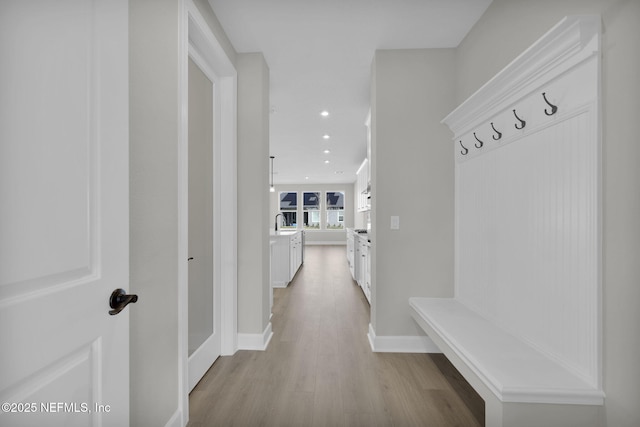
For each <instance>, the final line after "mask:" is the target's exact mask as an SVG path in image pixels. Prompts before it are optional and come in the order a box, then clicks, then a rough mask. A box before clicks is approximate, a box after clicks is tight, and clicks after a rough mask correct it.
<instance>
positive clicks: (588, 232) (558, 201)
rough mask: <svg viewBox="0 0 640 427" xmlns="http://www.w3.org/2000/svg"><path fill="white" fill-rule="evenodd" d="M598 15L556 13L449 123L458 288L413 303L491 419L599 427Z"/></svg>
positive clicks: (500, 423)
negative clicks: (546, 27) (558, 15)
mask: <svg viewBox="0 0 640 427" xmlns="http://www.w3.org/2000/svg"><path fill="white" fill-rule="evenodd" d="M600 21H601V19H600V17H599V16H569V17H566V18H564V19H563V20H562V21H560V23H558V24H557V25H556V26H555V27H553V28H552V29H551V30H549V31H548V32H547V33H546V34H545V35H543V36H542V38H540V39H539V40H538V41H537V42H536V43H534V44H533V45H532V46H531V47H530V48H528V49H527V50H525V51H524V52H523V53H522V54H521V55H520V56H518V57H517V58H516V59H514V60H513V61H512V62H511V63H510V64H509V65H507V66H506V67H505V68H504V69H503V70H502V71H500V72H499V73H498V74H497V75H496V76H494V77H493V78H492V79H491V80H489V81H488V82H487V83H486V84H485V85H484V86H482V87H481V88H480V89H478V91H477V92H475V93H474V94H473V95H472V96H471V97H470V98H468V99H467V100H466V101H465V102H464V103H462V104H461V105H460V106H459V107H458V108H456V109H455V110H454V111H453V112H451V113H450V114H449V115H448V116H447V117H446V118H445V119H444V120H443V123H445V124H446V125H447V126H449V128H450V129H451V131H452V132H453V134H454V138H453V142H454V147H453V149H454V150H455V245H454V246H455V254H454V261H455V262H454V265H455V270H454V272H455V274H454V293H453V295H454V297H453V298H426V296H428V295H417V296H416V297H413V298H410V299H409V301H408V302H409V309H410V312H411V315H412V317H413V318H414V319H415V321H416V322H417V323H418V325H419V326H420V327H421V328H422V329H423V330H424V331H425V332H426V334H427V335H428V336H429V338H431V340H432V341H433V342H434V343H435V344H436V345H437V346H438V348H439V349H440V350H441V351H442V352H443V353H444V354H445V355H446V356H447V358H449V360H450V361H451V362H452V364H453V365H454V366H455V367H456V368H457V369H458V370H459V371H460V373H461V374H462V375H463V376H464V377H465V378H466V380H467V381H468V382H469V383H470V384H471V386H472V387H473V388H474V389H475V390H476V391H477V392H478V394H479V395H480V396H481V397H482V398H483V399H484V401H485V417H486V419H485V423H486V426H487V427H528V426H531V427H533V426H553V427H563V426H576V427H577V426H580V427H598V426H601V425H602V424H603V420H604V417H603V415H604V414H603V403H604V399H605V394H604V391H603V386H602V341H603V339H604V338H603V336H602V330H603V328H602V301H601V299H602V255H601V253H602V243H601V242H602V202H601V200H602V194H601V188H602V184H601V182H602V177H601V170H602V168H601V158H600V157H601V154H600V153H601V151H602V147H601V144H602V142H601V131H600V117H601V112H600V94H599V93H600V92H599V91H600V89H599V87H600V61H601V59H600V55H601V53H600V52H601V49H600Z"/></svg>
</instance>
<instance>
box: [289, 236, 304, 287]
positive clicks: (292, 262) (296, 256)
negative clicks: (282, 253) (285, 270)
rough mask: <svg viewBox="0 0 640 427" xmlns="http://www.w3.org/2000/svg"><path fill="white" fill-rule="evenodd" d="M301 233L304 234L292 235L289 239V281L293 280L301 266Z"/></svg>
mask: <svg viewBox="0 0 640 427" xmlns="http://www.w3.org/2000/svg"><path fill="white" fill-rule="evenodd" d="M302 233H304V232H303V231H300V232H297V233H295V234H292V235H291V238H290V239H289V281H291V280H293V277H294V276H295V275H296V273H297V272H298V268H300V266H301V265H302V250H303V248H302Z"/></svg>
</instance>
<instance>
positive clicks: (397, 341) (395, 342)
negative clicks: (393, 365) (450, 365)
mask: <svg viewBox="0 0 640 427" xmlns="http://www.w3.org/2000/svg"><path fill="white" fill-rule="evenodd" d="M367 337H369V344H370V345H371V350H372V351H373V352H374V353H442V352H441V351H440V349H439V348H438V346H436V345H435V343H434V342H433V341H432V340H431V338H429V337H428V336H426V335H423V336H420V335H383V336H376V331H375V330H374V329H373V325H371V323H369V333H368V334H367Z"/></svg>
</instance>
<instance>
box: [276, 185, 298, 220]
mask: <svg viewBox="0 0 640 427" xmlns="http://www.w3.org/2000/svg"><path fill="white" fill-rule="evenodd" d="M279 198H280V212H281V213H282V222H281V223H279V224H281V225H282V228H283V229H285V228H297V227H298V221H297V220H298V193H296V192H284V191H283V192H280V194H279Z"/></svg>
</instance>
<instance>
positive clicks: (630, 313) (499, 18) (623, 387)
mask: <svg viewBox="0 0 640 427" xmlns="http://www.w3.org/2000/svg"><path fill="white" fill-rule="evenodd" d="M577 14H601V15H602V22H603V48H602V50H603V55H602V64H603V66H602V87H601V90H602V120H603V126H602V128H603V154H602V158H603V181H604V182H603V193H604V204H603V208H604V215H603V216H604V224H603V236H604V238H603V263H604V275H603V301H604V306H603V309H604V313H603V314H604V332H603V335H604V355H603V357H604V391H605V393H606V399H605V407H604V411H605V417H606V420H607V424H606V425H607V426H609V427H625V426H628V427H632V426H638V425H640V405H638V402H640V365H639V364H638V355H639V354H640V334H638V332H637V329H638V325H640V309H639V307H638V302H640V286H639V282H640V263H639V262H638V260H639V259H640V224H639V223H638V218H640V191H638V188H639V184H640V167H638V165H639V164H640V144H638V135H640V122H639V121H638V117H640V100H639V99H640V98H639V95H640V78H638V76H640V49H638V40H640V25H639V24H640V2H639V1H637V0H555V1H542V2H541V1H537V2H532V1H528V0H494V1H493V3H492V4H491V6H489V8H488V9H487V11H486V12H485V14H484V15H483V16H482V18H481V19H480V20H479V22H478V23H477V24H476V25H475V27H474V28H473V29H472V30H471V32H470V33H469V34H468V35H467V37H466V38H465V39H464V41H463V42H462V43H461V44H460V46H459V47H458V48H457V49H456V55H457V64H456V70H457V73H458V77H457V88H458V90H457V93H458V103H459V102H462V101H464V100H465V99H466V98H467V97H468V96H469V95H470V94H471V93H473V92H474V91H475V90H477V89H478V88H479V87H480V86H481V85H482V84H484V83H485V82H486V81H487V80H489V79H490V78H491V77H493V75H494V74H496V73H497V72H498V71H500V70H501V69H502V68H503V67H504V66H505V65H506V64H508V63H509V62H510V61H511V60H512V59H514V58H515V57H516V56H517V55H518V54H520V53H521V52H522V51H523V50H524V49H526V48H527V47H528V46H529V45H531V44H532V43H533V42H535V41H536V40H537V39H538V38H539V37H540V36H542V35H543V34H544V33H545V32H546V31H547V30H548V29H550V28H551V27H552V26H553V25H555V24H556V23H557V22H558V21H560V19H562V17H564V16H565V15H577Z"/></svg>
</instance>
